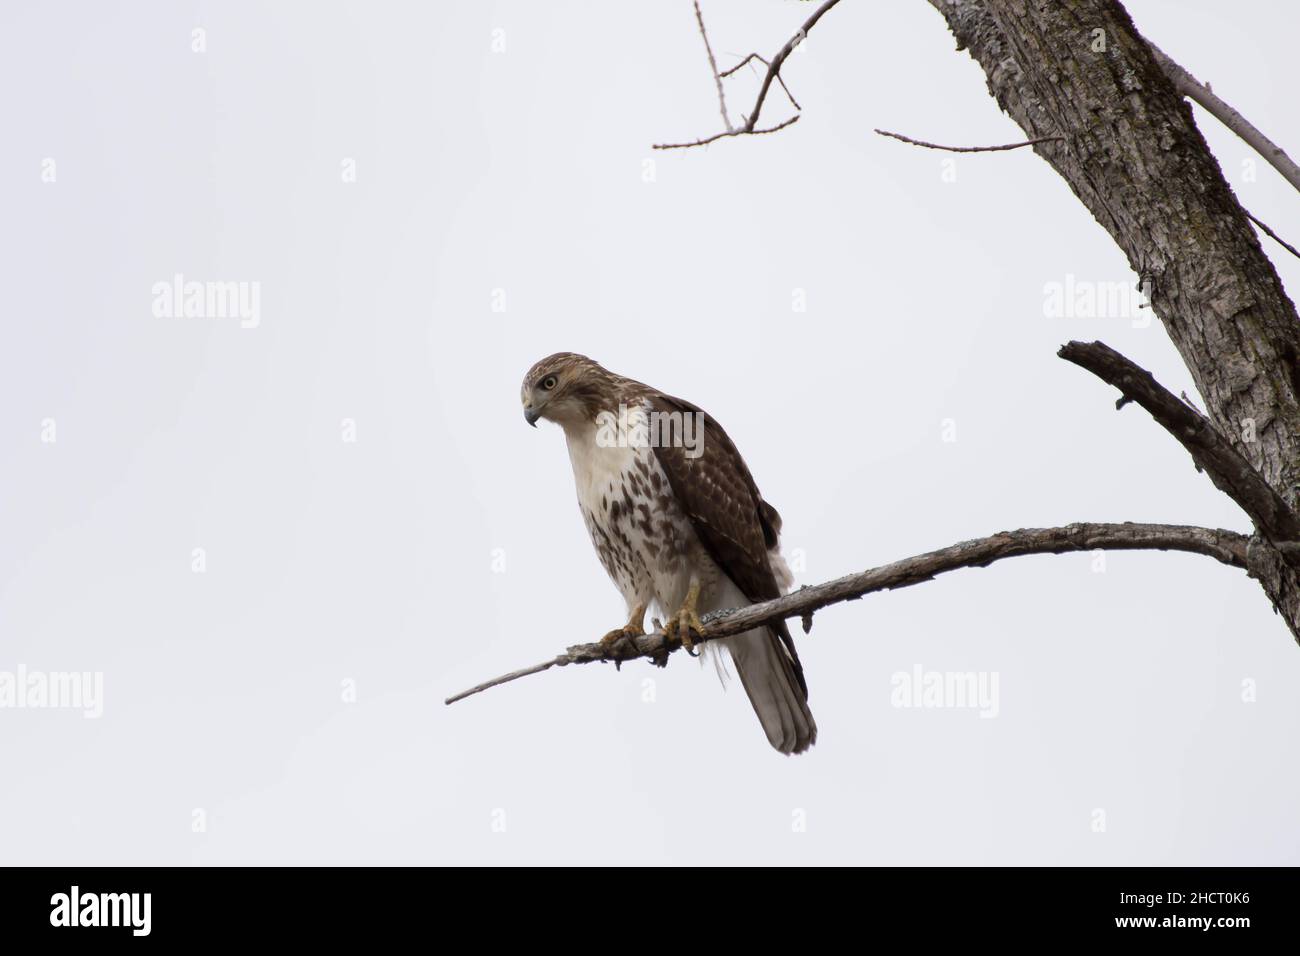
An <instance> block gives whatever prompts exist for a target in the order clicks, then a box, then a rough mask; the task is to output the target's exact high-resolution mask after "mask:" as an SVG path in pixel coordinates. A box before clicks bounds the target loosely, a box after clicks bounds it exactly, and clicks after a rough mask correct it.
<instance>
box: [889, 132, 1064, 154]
mask: <svg viewBox="0 0 1300 956" xmlns="http://www.w3.org/2000/svg"><path fill="white" fill-rule="evenodd" d="M875 132H877V133H879V134H880V135H881V136H888V137H889V138H890V139H896V140H899V141H900V142H904V143H911V144H912V145H913V146H924V147H925V148H926V149H941V150H944V151H945V152H949V153H1000V152H1002V151H1004V150H1008V149H1020V148H1021V147H1022V146H1036V145H1037V144H1039V143H1055V142H1060V141H1062V140H1064V139H1065V137H1064V136H1039V137H1038V138H1037V139H1027V140H1025V141H1024V142H1023V143H1007V144H1006V145H1004V146H940V145H939V144H938V143H927V142H925V141H924V140H919V139H912V137H910V136H904V135H902V134H901V133H891V132H889V130H887V129H878V130H876V131H875Z"/></svg>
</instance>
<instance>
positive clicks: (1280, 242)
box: [1241, 206, 1300, 259]
mask: <svg viewBox="0 0 1300 956" xmlns="http://www.w3.org/2000/svg"><path fill="white" fill-rule="evenodd" d="M1241 211H1242V212H1244V213H1245V214H1246V218H1247V219H1249V220H1250V221H1251V222H1253V223H1254V224H1255V225H1257V226H1259V228H1260V229H1261V230H1262V231H1263V232H1264V233H1265V234H1266V235H1268V236H1270V237H1271V238H1272V240H1273V241H1274V242H1276V243H1277V244H1278V245H1279V246H1281V247H1282V248H1283V249H1285V250H1286V251H1287V252H1289V253H1291V255H1293V256H1295V257H1296V258H1297V259H1300V251H1296V247H1295V246H1293V245H1291V243H1289V242H1287V241H1286V240H1285V239H1283V238H1282V237H1281V236H1279V235H1278V234H1277V233H1276V232H1274V231H1273V230H1272V229H1270V228H1268V226H1267V225H1265V224H1264V223H1263V222H1261V221H1260V220H1259V219H1257V218H1256V217H1255V216H1254V214H1253V213H1251V211H1250V210H1249V209H1247V208H1246V207H1245V206H1242V207H1241Z"/></svg>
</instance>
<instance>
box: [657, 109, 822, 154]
mask: <svg viewBox="0 0 1300 956" xmlns="http://www.w3.org/2000/svg"><path fill="white" fill-rule="evenodd" d="M798 120H799V117H798V116H797V115H795V116H791V117H790V118H789V119H788V120H786V121H785V122H784V123H777V124H776V125H775V126H769V127H768V128H767V129H743V128H742V129H733V130H732V131H731V132H729V133H718V134H716V135H714V136H706V137H705V138H704V139H697V140H694V141H693V142H690V143H656V144H655V145H654V146H651V147H650V148H651V149H689V148H690V147H692V146H708V145H709V143H716V142H717V141H718V140H720V139H726V138H727V137H728V136H762V135H763V134H764V133H775V132H776V131H777V130H780V129H785V128H786V127H787V126H790V125H791V124H793V123H796V122H798Z"/></svg>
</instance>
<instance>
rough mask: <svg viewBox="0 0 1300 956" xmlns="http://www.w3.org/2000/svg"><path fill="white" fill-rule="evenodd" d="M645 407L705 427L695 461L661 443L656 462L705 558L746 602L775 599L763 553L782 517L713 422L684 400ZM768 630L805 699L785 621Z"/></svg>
mask: <svg viewBox="0 0 1300 956" xmlns="http://www.w3.org/2000/svg"><path fill="white" fill-rule="evenodd" d="M650 403H651V408H652V410H653V411H658V412H668V413H671V412H677V413H680V414H682V415H696V414H698V415H700V416H701V418H702V420H703V422H704V435H703V447H702V454H700V455H699V457H696V458H691V457H689V456H688V455H687V452H688V451H689V450H690V449H687V448H685V447H681V445H680V444H678V443H674V442H663V441H661V442H659V443H658V445H656V447H655V456H656V457H657V458H658V459H659V464H660V465H661V466H662V467H663V469H664V471H665V473H667V475H668V484H669V485H670V486H671V487H672V490H673V494H674V495H675V496H676V497H677V500H678V502H679V503H680V504H681V506H682V509H683V510H684V511H685V512H686V514H687V516H688V517H689V518H690V521H691V525H692V526H693V527H694V529H695V533H696V535H698V536H699V539H700V541H701V542H702V543H703V544H704V547H705V549H706V550H707V551H708V552H709V555H710V556H711V557H712V558H713V560H714V561H715V562H716V563H717V565H718V567H720V568H721V569H722V570H723V572H724V573H726V575H727V576H728V577H730V578H731V580H732V581H734V582H735V584H736V586H737V587H738V588H740V591H741V593H742V594H744V595H745V597H747V598H748V599H749V600H750V601H752V602H754V603H758V602H759V601H769V600H771V599H772V598H775V597H780V596H781V589H780V586H779V585H778V584H777V581H776V575H774V574H773V573H772V565H771V563H770V561H769V559H768V555H767V552H768V549H769V548H774V547H776V543H777V535H778V533H779V532H780V530H781V516H780V515H779V514H778V513H777V511H776V509H775V508H773V507H772V506H771V505H770V504H768V503H767V502H766V501H764V500H763V497H762V495H760V494H759V492H758V486H757V485H755V484H754V478H753V476H752V475H751V474H750V473H749V468H748V466H747V465H746V464H745V459H744V458H742V457H741V456H740V452H739V451H738V450H737V448H736V446H735V444H734V443H733V442H732V440H731V439H730V438H729V437H728V436H727V433H726V432H725V431H723V430H722V426H721V425H719V424H718V423H717V422H716V421H714V419H713V417H712V416H710V415H709V414H708V413H707V412H705V411H704V410H703V409H701V408H699V407H698V406H696V405H692V404H691V403H690V402H688V401H685V400H684V399H680V398H673V397H672V396H671V395H663V394H655V395H653V396H652V397H651V399H650ZM769 627H771V629H772V631H773V632H774V633H775V634H776V635H777V637H779V638H780V639H781V643H783V644H784V645H785V647H786V649H787V650H788V651H789V652H790V657H791V659H792V661H793V663H794V671H795V675H796V676H797V677H798V679H799V686H800V688H801V689H802V690H803V694H804V697H805V698H807V696H808V685H807V683H806V682H805V681H804V676H803V667H802V665H801V664H800V663H799V655H798V653H797V652H796V651H795V647H794V639H793V638H792V637H791V636H790V629H789V628H788V627H787V626H786V623H785V621H774V622H772V624H770V625H769Z"/></svg>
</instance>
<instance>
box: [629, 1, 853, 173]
mask: <svg viewBox="0 0 1300 956" xmlns="http://www.w3.org/2000/svg"><path fill="white" fill-rule="evenodd" d="M839 2H840V0H826V2H824V3H822V4H821V5H820V6H818V7H817V9H816V10H814V11H813V13H812V16H810V17H809V18H808V19H807V20H805V21H804V22H803V25H802V26H801V27H799V29H798V31H797V32H796V33H795V35H794V36H792V37H791V38H790V39H789V40H787V41H786V43H785V46H783V47H781V49H780V50H779V51H777V54H776V55H775V56H774V57H772V58H771V59H770V60H767V59H764V58H763V57H761V56H759V55H758V54H757V53H751V54H750V55H749V56H747V57H745V59H743V60H741V61H740V62H739V63H737V64H736V65H735V66H733V67H732V68H731V69H729V70H725V71H724V72H722V73H719V72H718V67H717V64H716V63H715V62H714V59H713V49H712V47H711V46H710V45H709V35H708V33H707V32H706V31H705V29H704V17H703V16H702V15H701V14H700V7H699V4H698V3H696V5H695V16H696V20H697V21H698V22H699V25H700V33H701V35H703V37H704V48H705V50H706V52H707V53H708V56H709V67H710V69H712V71H713V79H714V82H715V84H716V85H717V88H718V102H719V104H720V105H721V107H722V122H723V125H724V126H725V127H726V129H724V130H723V132H721V133H715V134H714V135H712V136H705V137H701V138H700V139H696V140H691V141H690V142H687V143H656V144H655V145H654V146H653V147H652V148H653V149H688V148H690V147H692V146H707V145H708V144H709V143H715V142H717V141H718V140H720V139H726V138H727V137H729V136H751V135H759V134H762V133H775V132H776V131H777V130H782V129H785V128H786V127H787V126H791V125H793V124H794V123H795V122H797V121H798V119H799V114H798V113H796V114H795V115H794V116H791V117H790V118H789V119H787V120H785V121H783V122H780V123H777V124H776V125H774V126H768V127H765V128H763V129H760V128H759V126H758V117H759V114H760V113H762V111H763V102H764V100H766V99H767V94H768V90H770V89H771V88H772V82H773V81H776V82H778V83H780V84H781V88H782V89H784V90H785V95H786V96H788V97H789V98H790V102H791V103H792V104H794V108H795V109H796V110H797V109H799V104H798V103H797V102H796V101H795V98H794V97H793V96H791V94H790V90H789V89H787V88H786V85H785V81H784V80H782V79H781V67H782V66H783V65H784V64H785V60H786V57H788V56H789V55H790V54H791V52H793V50H794V49H795V47H797V46H798V45H799V44H800V43H802V42H803V40H804V38H805V37H806V36H808V31H809V30H811V29H812V28H813V27H814V26H815V25H816V24H817V21H818V20H820V19H821V18H822V16H823V15H824V14H825V13H826V11H828V10H829V9H830V8H831V7H833V6H835V4H837V3H839ZM750 60H758V61H759V62H760V63H762V64H764V65H765V66H766V67H767V72H766V73H765V74H763V83H762V85H761V86H760V87H759V90H758V97H757V98H756V99H755V100H754V106H753V108H752V109H750V111H749V115H748V116H746V117H745V122H744V123H743V124H742V125H740V126H736V127H733V126H732V124H731V119H730V117H728V115H727V108H726V101H725V94H724V93H723V89H722V79H723V77H727V76H730V75H731V74H732V73H734V72H736V70H738V69H740V67H742V66H744V65H745V64H746V63H748V62H749V61H750Z"/></svg>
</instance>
